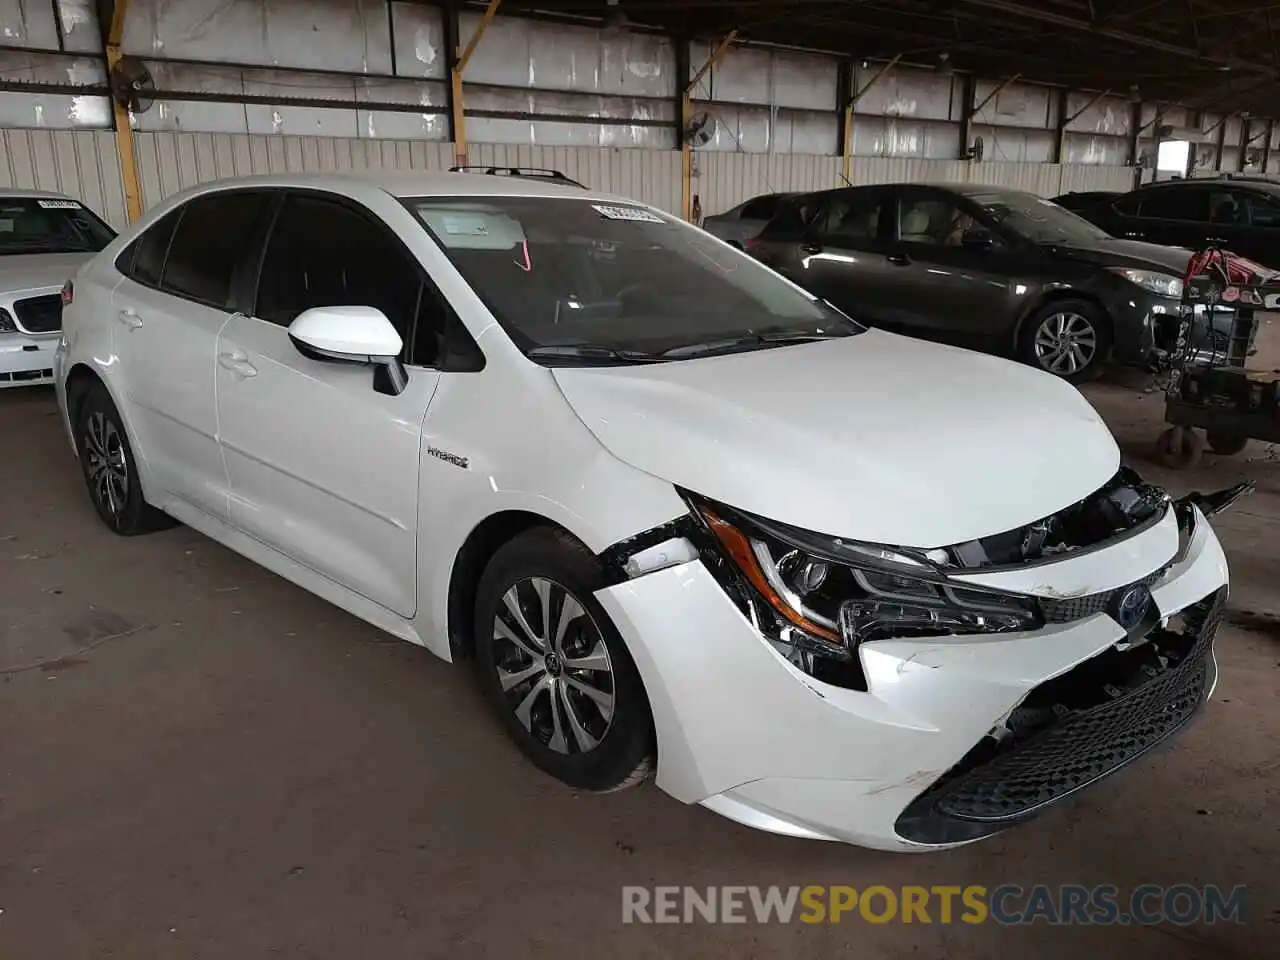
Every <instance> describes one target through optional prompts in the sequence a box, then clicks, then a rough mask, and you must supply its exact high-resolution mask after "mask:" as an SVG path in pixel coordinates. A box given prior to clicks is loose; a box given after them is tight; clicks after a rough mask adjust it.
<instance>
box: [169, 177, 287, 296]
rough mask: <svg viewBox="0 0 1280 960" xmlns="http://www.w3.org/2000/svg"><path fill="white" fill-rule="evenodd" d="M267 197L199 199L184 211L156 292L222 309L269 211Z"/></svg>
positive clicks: (250, 194) (231, 195) (247, 193)
mask: <svg viewBox="0 0 1280 960" xmlns="http://www.w3.org/2000/svg"><path fill="white" fill-rule="evenodd" d="M270 201H271V198H270V196H269V195H268V194H265V193H258V192H251V191H236V192H233V193H219V194H213V195H211V196H205V197H197V198H196V199H195V200H192V201H191V202H190V203H187V204H186V205H184V206H183V207H182V219H181V221H180V222H179V223H178V229H177V230H176V231H175V232H174V235H173V242H172V243H170V244H169V256H168V258H167V259H166V260H165V264H164V275H163V276H162V277H161V279H160V288H161V289H162V290H165V291H167V292H169V293H174V294H177V295H178V296H180V297H187V298H189V299H191V300H198V301H200V302H201V303H207V304H209V305H210V306H212V307H218V308H225V307H227V306H228V305H229V303H230V301H231V281H232V278H233V276H234V275H235V272H236V267H237V266H238V265H239V264H240V259H241V256H242V254H243V253H244V252H245V250H246V249H247V248H248V246H249V244H250V242H251V240H252V239H253V236H254V233H255V231H256V230H257V228H258V226H259V218H260V217H261V216H262V215H263V214H264V213H265V212H266V211H267V208H268V204H269V203H270Z"/></svg>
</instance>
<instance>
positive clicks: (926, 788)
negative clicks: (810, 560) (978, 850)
mask: <svg viewBox="0 0 1280 960" xmlns="http://www.w3.org/2000/svg"><path fill="white" fill-rule="evenodd" d="M1169 519H1170V520H1172V517H1170V518H1169ZM1195 519H1196V523H1195V526H1194V532H1193V535H1192V536H1191V538H1190V541H1189V542H1188V543H1187V545H1186V550H1185V552H1184V553H1183V554H1182V556H1181V558H1180V559H1178V560H1177V561H1176V562H1175V563H1173V565H1172V566H1170V567H1169V568H1168V569H1167V570H1166V572H1165V573H1164V574H1163V576H1162V577H1160V579H1159V580H1157V581H1155V582H1154V583H1153V584H1152V586H1151V594H1152V597H1153V599H1154V602H1155V604H1156V605H1157V607H1158V609H1159V612H1160V615H1161V616H1162V617H1170V616H1173V615H1174V614H1177V613H1179V612H1181V611H1183V610H1185V609H1187V608H1188V607H1192V606H1193V605H1194V604H1197V603H1199V602H1200V601H1203V600H1204V599H1205V598H1208V597H1211V596H1212V595H1214V594H1216V593H1218V592H1219V591H1222V592H1223V593H1225V587H1226V584H1227V565H1226V558H1225V556H1224V554H1223V551H1222V548H1221V546H1220V545H1219V543H1218V540H1217V538H1216V536H1215V535H1214V533H1213V530H1212V528H1211V527H1210V526H1209V523H1208V522H1207V520H1206V519H1205V518H1204V517H1203V515H1201V514H1200V513H1199V511H1195ZM1174 535H1175V537H1176V525H1175V533H1174ZM1168 536H1169V529H1168V527H1167V525H1166V524H1163V523H1162V524H1160V525H1157V526H1156V527H1154V528H1152V529H1150V530H1147V531H1144V532H1143V533H1142V534H1139V535H1136V536H1133V537H1130V538H1128V539H1127V540H1125V541H1123V542H1122V543H1121V544H1118V545H1116V546H1110V547H1107V548H1104V549H1103V550H1099V551H1092V552H1082V553H1081V555H1079V556H1077V557H1072V558H1069V559H1065V560H1063V561H1061V562H1060V563H1055V564H1052V565H1045V566H1041V567H1038V568H1033V569H1034V570H1036V571H1037V573H1036V574H1034V575H1036V576H1040V577H1041V578H1044V577H1046V576H1047V575H1053V574H1048V571H1051V570H1053V571H1054V572H1055V574H1057V575H1058V577H1057V579H1060V580H1061V581H1062V582H1063V583H1064V584H1065V583H1071V584H1073V585H1075V584H1080V583H1085V582H1086V581H1088V582H1096V583H1098V587H1099V588H1100V589H1112V588H1115V587H1118V586H1119V585H1120V584H1121V583H1125V582H1133V581H1137V580H1139V579H1141V578H1142V577H1144V576H1148V575H1149V574H1150V573H1151V572H1152V570H1153V569H1158V568H1159V567H1162V566H1163V565H1164V563H1165V562H1166V561H1167V559H1168V558H1169V556H1170V553H1167V552H1166V553H1164V554H1163V558H1162V559H1161V560H1160V561H1159V562H1158V563H1157V564H1155V565H1148V564H1150V556H1151V555H1152V554H1151V551H1152V549H1155V548H1158V551H1163V550H1164V549H1165V547H1166V546H1167V545H1168ZM1153 544H1154V545H1155V548H1153V547H1152V545H1153ZM1055 582H1057V580H1055ZM1041 587H1042V588H1043V587H1044V585H1043V584H1041ZM597 597H598V598H599V600H600V601H601V603H602V604H603V605H604V607H605V609H606V611H607V612H608V613H609V615H610V616H611V617H612V619H613V621H614V623H615V624H616V625H617V626H618V628H619V630H620V631H621V632H622V634H623V637H624V639H625V640H626V642H627V644H628V647H629V649H630V650H631V652H632V655H633V657H634V658H635V660H636V664H637V666H638V668H639V670H640V673H641V676H642V677H643V679H644V682H645V687H646V691H647V692H648V694H649V699H650V706H651V708H652V711H653V717H654V725H655V730H656V733H657V740H658V771H657V782H658V786H660V787H661V788H662V789H664V790H666V791H667V792H668V793H670V794H672V795H673V796H675V797H676V798H678V799H680V800H683V801H685V802H687V803H700V804H702V805H703V806H706V807H708V808H709V809H711V810H714V811H716V812H718V813H721V814H723V815H724V816H727V817H729V818H731V819H733V820H737V821H739V822H742V823H745V824H748V825H750V826H753V827H757V828H760V829H764V830H769V831H772V832H775V833H783V834H789V835H792V836H799V837H810V838H817V839H829V840H840V841H846V842H852V843H857V844H861V845H865V846H871V847H878V848H882V849H889V850H930V849H939V848H941V847H945V846H951V845H955V844H957V843H963V842H968V841H970V840H972V839H976V838H977V836H981V835H986V834H989V833H992V832H995V831H996V830H998V829H1002V828H1003V827H1004V826H1008V825H1011V824H1012V823H1014V822H1018V821H1019V820H1020V819H1025V817H1022V816H1018V817H1013V818H1010V819H1009V821H1008V822H1007V823H995V824H987V825H986V826H985V827H984V828H983V829H981V830H977V831H973V830H968V831H966V830H958V831H948V830H946V829H936V826H937V825H936V824H933V821H934V820H936V819H937V817H938V816H941V817H942V818H943V819H944V820H945V819H946V818H947V817H948V816H949V815H950V814H954V813H955V812H956V805H955V804H954V803H952V806H951V808H947V806H946V804H943V805H942V808H941V809H934V806H936V804H933V805H932V806H931V804H932V801H933V799H935V798H936V797H937V796H938V795H939V794H938V791H939V789H940V786H941V787H945V786H946V785H947V784H950V783H956V782H958V781H957V780H956V779H955V778H956V770H957V769H960V768H961V767H962V766H963V761H965V759H966V758H967V757H969V756H970V754H971V752H972V751H973V749H974V748H975V746H976V745H978V744H979V743H980V742H982V741H983V740H984V739H985V738H986V737H987V735H988V734H989V733H990V732H991V731H992V730H993V728H995V727H997V726H998V725H999V724H1001V723H1002V722H1003V720H1004V719H1005V718H1007V717H1008V716H1009V715H1010V713H1011V711H1013V710H1014V709H1015V708H1016V707H1017V706H1018V705H1019V704H1020V703H1021V702H1022V701H1023V700H1024V699H1026V698H1027V697H1028V695H1029V694H1031V693H1032V692H1033V691H1035V690H1036V689H1037V688H1038V687H1040V686H1041V685H1043V684H1045V683H1047V682H1048V681H1050V680H1052V679H1054V678H1056V677H1060V676H1062V675H1063V674H1066V673H1067V672H1068V671H1071V670H1072V669H1073V668H1075V667H1077V666H1079V665H1080V664H1082V663H1084V662H1085V661H1087V660H1090V659H1091V658H1093V657H1095V656H1097V655H1098V654H1100V653H1102V652H1104V651H1107V650H1109V649H1111V648H1112V647H1114V646H1115V645H1116V644H1117V643H1118V642H1120V641H1122V640H1124V639H1125V637H1126V634H1125V631H1124V630H1123V629H1122V628H1121V627H1120V626H1119V624H1118V623H1117V622H1116V621H1115V620H1113V619H1112V618H1111V617H1110V616H1109V615H1107V614H1106V613H1101V612H1100V613H1096V614H1094V615H1091V616H1088V617H1086V618H1084V619H1080V620H1076V621H1073V622H1070V623H1060V624H1050V625H1048V626H1046V627H1044V628H1043V629H1041V630H1038V631H1035V632H1027V633H1020V634H992V635H979V636H966V637H943V638H932V639H915V640H886V641H878V642H874V643H866V644H864V645H863V646H862V647H861V648H860V650H859V653H860V657H861V662H862V666H863V670H864V672H865V674H866V677H867V685H868V689H867V690H866V691H865V692H864V691H858V690H850V689H845V688H841V687H835V686H831V685H827V684H824V683H821V682H819V681H817V680H815V679H814V678H812V677H810V676H808V675H806V674H804V673H802V672H801V671H800V670H798V669H797V668H795V667H793V666H792V665H791V664H790V663H788V662H787V661H786V660H784V659H783V657H782V656H781V655H780V654H779V653H778V652H777V651H776V650H775V649H774V648H773V647H772V646H771V645H770V644H769V643H768V642H767V641H766V640H765V638H764V637H762V636H761V635H760V633H759V632H758V631H756V630H755V629H754V628H753V627H752V625H751V624H750V623H749V622H748V621H747V620H746V618H745V617H744V616H743V615H742V613H741V612H740V611H739V610H738V608H737V607H735V606H734V605H733V603H732V602H731V601H730V600H729V598H728V597H727V596H726V595H725V593H724V591H723V590H722V589H721V588H720V586H719V585H718V584H717V583H716V582H715V580H714V579H713V578H712V576H711V574H710V573H708V571H707V570H706V569H705V568H704V567H703V565H702V563H701V562H700V561H693V562H691V563H685V564H682V565H680V566H677V567H672V568H670V569H667V570H662V571H659V572H657V573H653V574H649V575H647V576H643V577H640V578H638V579H635V580H630V581H627V582H624V583H621V584H618V585H616V586H612V587H609V588H606V589H604V590H602V591H600V592H599V593H598V594H597ZM1200 653H1201V654H1202V655H1203V661H1204V663H1205V664H1206V665H1207V666H1206V668H1205V669H1206V672H1205V673H1204V680H1203V682H1202V683H1201V684H1200V687H1199V689H1198V692H1197V693H1196V695H1195V697H1194V698H1193V699H1194V703H1193V704H1192V705H1191V709H1190V710H1189V711H1188V712H1187V717H1189V716H1190V714H1191V713H1194V712H1195V710H1196V709H1198V708H1199V706H1200V705H1201V704H1202V703H1203V702H1204V700H1205V699H1206V698H1207V697H1208V695H1209V693H1210V692H1211V690H1212V686H1213V679H1214V677H1215V676H1216V671H1215V670H1214V669H1213V668H1212V630H1210V631H1209V632H1208V636H1207V638H1206V639H1205V641H1204V644H1203V648H1202V650H1201V651H1200ZM1162 676H1164V675H1162ZM1187 717H1184V718H1183V720H1184V721H1185V719H1187ZM1177 726H1181V722H1180V723H1178V724H1177V725H1176V726H1175V727H1174V729H1171V730H1169V731H1167V733H1172V732H1174V730H1176V727H1177ZM1159 739H1163V738H1162V737H1161V738H1159ZM1154 742H1158V741H1153V742H1152V743H1150V744H1146V746H1152V745H1154ZM1146 746H1144V747H1143V748H1142V749H1134V750H1131V751H1129V755H1126V756H1123V757H1121V758H1120V761H1121V762H1119V763H1118V764H1115V765H1112V766H1110V767H1107V765H1106V764H1105V763H1104V764H1103V765H1102V766H1103V767H1106V769H1101V768H1100V772H1099V771H1095V772H1097V775H1096V776H1088V775H1086V776H1084V778H1083V781H1082V782H1081V783H1080V784H1078V785H1077V787H1076V789H1078V788H1079V787H1083V786H1087V785H1088V783H1090V782H1093V781H1094V780H1097V779H1100V777H1101V776H1104V775H1106V774H1107V773H1110V772H1113V771H1114V769H1118V768H1119V767H1120V766H1123V765H1124V764H1125V763H1127V762H1129V761H1130V760H1132V759H1135V758H1136V757H1137V756H1140V755H1141V753H1142V752H1143V749H1145V748H1146ZM931 791H932V793H931ZM997 792H998V791H997ZM1065 795H1066V794H1065V793H1064V794H1063V796H1065ZM952 799H953V800H954V798H952ZM1055 799H1061V797H1057V798H1055ZM922 803H923V804H924V805H925V807H928V809H924V808H922V806H921V804H922ZM913 805H914V806H913ZM1041 808H1042V807H1038V808H1037V809H1036V810H1035V811H1033V812H1039V810H1040V809H1041ZM948 809H950V814H949V813H948ZM922 821H928V822H929V823H930V824H932V826H930V828H929V829H922V828H921V827H920V823H921V822H922Z"/></svg>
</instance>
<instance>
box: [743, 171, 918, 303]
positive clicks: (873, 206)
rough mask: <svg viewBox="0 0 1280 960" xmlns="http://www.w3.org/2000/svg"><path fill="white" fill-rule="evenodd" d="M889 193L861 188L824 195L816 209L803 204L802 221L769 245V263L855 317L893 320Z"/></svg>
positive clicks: (892, 270)
mask: <svg viewBox="0 0 1280 960" xmlns="http://www.w3.org/2000/svg"><path fill="white" fill-rule="evenodd" d="M888 197H889V194H888V190H887V188H883V187H863V188H858V189H854V190H840V191H836V192H833V193H829V194H824V195H821V196H820V197H819V198H816V204H815V205H816V210H812V211H806V210H805V209H804V205H803V204H801V205H800V218H801V219H803V221H804V222H803V223H800V222H799V220H798V221H797V225H796V227H795V233H794V235H791V236H788V237H787V238H786V239H785V241H784V242H781V243H776V244H775V243H770V244H768V245H767V246H769V247H771V248H773V249H771V250H770V257H769V258H768V259H767V260H766V262H768V263H769V265H770V266H772V267H773V268H774V269H776V270H778V271H779V272H780V273H782V274H783V275H784V276H786V277H788V278H789V279H791V280H793V281H795V282H796V283H798V284H799V285H800V286H802V287H804V288H805V289H806V290H808V291H809V292H810V293H812V294H814V295H815V296H819V297H822V298H823V299H825V300H829V301H830V302H831V303H833V304H835V305H836V306H837V307H839V308H840V309H841V310H843V311H845V312H846V313H848V314H850V315H851V316H855V317H857V318H859V319H863V320H866V321H868V322H871V323H887V322H890V314H891V312H892V308H893V304H894V290H893V288H894V285H895V279H896V278H895V270H894V268H893V267H892V266H891V265H890V264H889V263H888V260H887V256H886V255H887V246H886V238H887V236H888V227H889V223H888V220H889V216H888V214H887V212H886V211H887V210H888V209H889V200H888ZM772 229H773V227H772V226H771V227H770V230H772Z"/></svg>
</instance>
